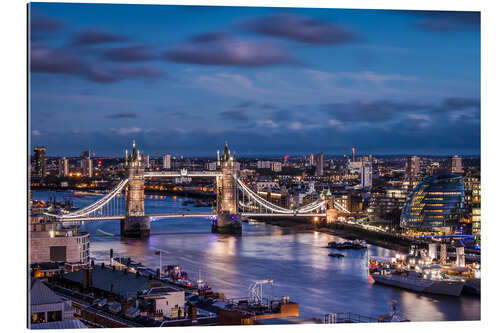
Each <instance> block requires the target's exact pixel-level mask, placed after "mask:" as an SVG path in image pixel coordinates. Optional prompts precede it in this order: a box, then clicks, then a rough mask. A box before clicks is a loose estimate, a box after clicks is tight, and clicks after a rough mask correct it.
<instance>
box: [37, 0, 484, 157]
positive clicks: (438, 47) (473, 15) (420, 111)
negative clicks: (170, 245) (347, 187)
mask: <svg viewBox="0 0 500 333" xmlns="http://www.w3.org/2000/svg"><path fill="white" fill-rule="evenodd" d="M30 31H31V35H30V73H31V75H30V117H31V128H30V132H31V145H32V146H35V145H45V146H47V153H48V155H49V156H56V155H65V156H77V155H79V154H80V152H81V151H83V150H87V149H89V148H90V149H91V150H92V151H94V152H95V153H96V154H97V155H98V156H106V155H108V156H110V155H112V156H118V155H122V154H123V152H124V150H125V149H126V148H129V147H130V144H131V141H132V139H135V140H136V142H137V145H138V147H139V149H141V150H143V151H145V152H146V153H148V154H151V155H156V154H164V153H171V154H183V155H203V156H212V155H215V150H216V149H222V148H223V145H224V141H225V140H227V141H228V142H229V144H230V146H231V147H232V148H233V149H234V150H236V154H237V155H256V154H257V155H273V154H276V155H280V154H306V153H307V154H308V153H315V152H319V151H323V152H324V153H325V154H349V153H350V148H351V147H352V146H355V147H356V149H357V152H359V153H360V154H363V153H364V154H369V153H371V154H375V155H376V154H443V155H448V154H461V155H469V154H479V153H480V99H479V98H480V15H479V13H477V12H427V11H383V10H334V9H287V8H249V7H246V8H243V7H188V6H151V5H103V4H94V5H90V4H89V5H86V4H43V3H34V4H31V6H30Z"/></svg>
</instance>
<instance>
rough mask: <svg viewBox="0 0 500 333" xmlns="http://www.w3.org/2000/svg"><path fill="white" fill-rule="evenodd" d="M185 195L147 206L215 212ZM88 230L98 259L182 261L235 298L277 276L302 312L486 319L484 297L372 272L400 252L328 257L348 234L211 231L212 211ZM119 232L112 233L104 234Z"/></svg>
mask: <svg viewBox="0 0 500 333" xmlns="http://www.w3.org/2000/svg"><path fill="white" fill-rule="evenodd" d="M50 195H52V196H54V195H55V196H56V199H57V200H62V199H63V198H68V199H70V200H73V202H74V204H75V206H77V207H83V206H86V205H88V204H90V203H92V202H94V201H95V200H97V199H98V198H99V197H98V196H94V195H86V196H83V197H80V196H74V195H73V193H71V192H50ZM48 198H49V192H47V191H34V192H33V199H35V200H47V199H48ZM184 200H188V199H186V198H182V197H175V196H174V197H171V196H160V195H147V196H146V200H145V209H146V212H149V213H155V212H158V213H159V212H179V211H186V210H187V209H189V210H190V211H207V210H209V208H206V207H204V208H196V207H193V206H191V205H188V206H184V205H183V204H182V203H183V201H184ZM82 230H84V231H87V232H89V233H90V241H91V244H90V256H91V257H92V258H93V259H95V260H96V262H101V261H109V249H113V250H114V253H115V255H117V256H130V257H132V259H133V260H134V261H137V262H141V263H143V264H144V265H146V266H149V267H153V268H156V267H159V264H160V263H159V259H160V258H159V256H158V255H155V249H161V250H164V251H166V253H165V254H162V261H163V265H167V264H178V265H180V266H181V267H182V269H183V270H185V271H186V272H188V274H189V277H190V279H193V280H196V279H197V278H198V274H199V273H201V277H202V279H204V280H205V281H207V282H208V283H209V284H210V285H211V286H212V289H213V290H214V291H217V292H222V293H223V294H224V295H225V296H226V297H227V298H232V297H245V296H247V290H248V286H249V285H250V284H251V283H252V282H253V281H255V280H261V279H268V278H272V279H274V280H275V283H274V286H272V287H266V288H265V289H264V293H265V295H266V296H271V295H272V296H276V297H281V296H290V299H291V300H292V301H295V302H298V303H299V304H300V316H301V317H304V318H312V317H316V318H322V317H323V315H324V314H325V313H330V312H353V313H359V314H362V315H367V316H372V317H378V316H379V315H381V314H386V313H389V311H390V304H391V301H392V300H396V301H397V302H398V304H399V309H400V311H401V313H402V314H403V315H404V316H405V317H406V318H407V319H410V320H411V321H436V320H479V319H480V298H479V297H477V296H469V295H462V296H461V297H451V296H438V295H436V296H434V295H419V294H417V293H413V292H408V291H404V290H400V289H397V288H393V287H390V286H383V285H379V284H374V281H373V279H372V278H371V277H370V276H369V272H368V257H369V256H389V255H393V254H394V253H395V252H394V251H391V250H387V249H384V248H381V247H377V246H373V245H368V249H367V250H361V251H357V250H347V251H343V252H342V253H343V254H345V257H344V258H332V257H329V256H328V253H329V251H331V250H330V249H327V248H325V246H326V245H327V244H328V242H330V241H332V240H337V241H340V240H342V239H340V238H337V237H335V236H331V235H328V234H323V233H319V232H295V231H294V230H293V229H292V228H281V227H277V226H272V225H267V224H265V223H252V222H250V223H243V232H242V235H241V236H230V235H217V234H212V233H211V232H210V221H209V220H208V219H204V218H179V219H161V220H155V221H152V222H151V236H150V237H149V239H146V240H133V239H128V240H122V239H121V238H120V236H119V233H120V222H119V221H100V222H87V223H85V224H84V225H83V226H82ZM99 230H102V231H104V232H106V233H110V234H113V235H115V236H108V235H105V234H103V233H101V232H100V231H99Z"/></svg>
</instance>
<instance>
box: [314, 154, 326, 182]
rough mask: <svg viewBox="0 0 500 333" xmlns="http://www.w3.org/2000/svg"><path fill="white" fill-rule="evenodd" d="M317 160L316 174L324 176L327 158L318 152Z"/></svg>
mask: <svg viewBox="0 0 500 333" xmlns="http://www.w3.org/2000/svg"><path fill="white" fill-rule="evenodd" d="M315 162H316V172H315V175H316V176H318V177H321V176H323V172H324V168H325V160H324V159H323V153H317V154H316V157H315Z"/></svg>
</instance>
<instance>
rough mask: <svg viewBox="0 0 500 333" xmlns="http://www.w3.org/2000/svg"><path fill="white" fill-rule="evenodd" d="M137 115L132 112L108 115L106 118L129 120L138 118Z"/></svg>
mask: <svg viewBox="0 0 500 333" xmlns="http://www.w3.org/2000/svg"><path fill="white" fill-rule="evenodd" d="M138 117H139V115H138V114H137V113H133V112H120V113H113V114H109V115H107V116H106V118H108V119H131V118H138Z"/></svg>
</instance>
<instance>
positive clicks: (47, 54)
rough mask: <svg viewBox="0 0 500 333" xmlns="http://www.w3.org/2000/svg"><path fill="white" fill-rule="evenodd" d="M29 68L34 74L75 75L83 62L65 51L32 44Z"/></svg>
mask: <svg viewBox="0 0 500 333" xmlns="http://www.w3.org/2000/svg"><path fill="white" fill-rule="evenodd" d="M30 68H31V72H34V73H59V74H76V73H78V72H80V71H81V70H82V68H83V62H82V60H81V59H80V58H79V57H78V56H76V55H75V54H73V53H71V52H68V51H66V50H63V49H56V48H51V47H47V46H45V45H41V44H37V43H33V44H31V48H30Z"/></svg>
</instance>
